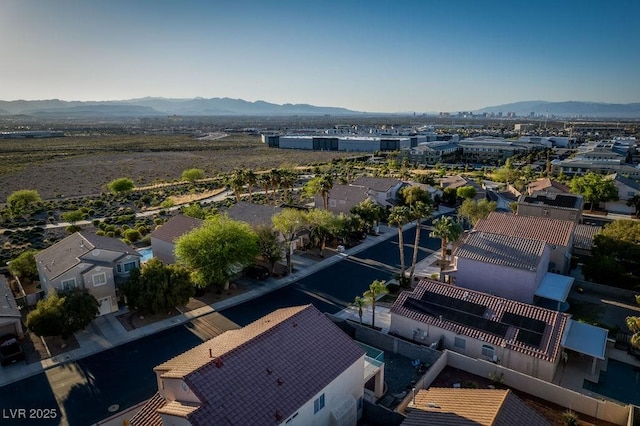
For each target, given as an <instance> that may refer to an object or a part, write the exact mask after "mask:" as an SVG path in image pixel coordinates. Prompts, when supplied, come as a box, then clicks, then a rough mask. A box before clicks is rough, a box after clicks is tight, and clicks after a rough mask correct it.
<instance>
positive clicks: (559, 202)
mask: <svg viewBox="0 0 640 426" xmlns="http://www.w3.org/2000/svg"><path fill="white" fill-rule="evenodd" d="M583 203H584V200H583V198H582V195H576V194H557V193H555V192H545V193H538V194H536V195H527V194H522V195H521V196H520V198H519V199H518V204H531V205H534V206H540V205H544V206H550V207H554V208H557V209H565V210H580V209H582V205H583Z"/></svg>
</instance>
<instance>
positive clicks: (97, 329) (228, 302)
mask: <svg viewBox="0 0 640 426" xmlns="http://www.w3.org/2000/svg"><path fill="white" fill-rule="evenodd" d="M409 227H410V225H407V226H405V228H409ZM397 232H398V231H397V229H396V228H390V227H387V226H380V232H379V234H378V235H376V236H367V238H366V239H365V240H364V241H363V242H362V243H361V244H359V245H358V246H356V247H353V248H351V249H348V250H346V251H345V252H344V253H338V254H336V255H334V256H331V257H329V258H327V259H324V260H321V261H314V260H312V259H308V258H305V257H302V256H299V255H296V254H294V256H293V257H292V262H293V265H294V273H293V274H291V275H288V276H286V277H283V278H280V279H274V278H269V279H267V280H266V282H263V283H262V284H261V285H260V286H255V287H254V288H253V289H251V290H249V291H246V292H244V293H242V294H239V295H237V296H234V297H230V298H228V299H225V300H222V301H220V302H216V303H214V304H212V305H209V306H204V307H202V308H198V309H195V310H192V311H188V312H185V313H183V314H180V315H176V316H174V317H171V318H167V319H165V320H162V321H158V322H155V323H153V324H149V325H146V326H144V327H140V328H136V329H134V330H131V331H127V330H126V329H125V328H124V327H123V326H122V324H121V323H120V321H118V319H117V318H116V317H117V316H118V315H121V314H123V313H126V312H127V311H128V310H127V308H123V309H121V310H120V311H118V312H115V313H112V314H107V315H102V316H100V317H97V318H96V319H95V320H94V321H93V322H92V323H91V324H90V325H89V326H88V327H87V328H86V329H85V330H83V331H81V332H78V333H76V334H75V337H76V339H77V341H78V343H79V344H80V347H79V348H77V349H73V350H70V351H69V352H65V353H63V354H60V355H58V356H55V357H51V358H47V359H44V360H42V361H40V362H36V363H32V364H26V365H24V364H15V365H10V366H7V367H4V368H0V387H2V386H4V385H7V384H9V383H13V382H16V381H19V380H22V379H25V378H27V377H30V376H33V375H36V374H38V373H41V372H42V371H45V370H48V369H50V368H53V367H56V366H58V365H61V364H64V363H67V362H73V361H77V360H79V359H81V358H84V357H87V356H90V355H93V354H96V353H98V352H101V351H104V350H107V349H111V348H113V347H116V346H119V345H122V344H124V343H128V342H131V341H134V340H137V339H140V338H142V337H145V336H148V335H151V334H155V333H158V332H160V331H163V330H166V329H168V328H171V327H175V326H177V325H180V324H184V323H187V322H189V321H191V320H193V319H195V318H198V317H201V316H204V315H207V314H210V313H212V312H219V311H222V310H224V309H227V308H230V307H232V306H235V305H239V304H241V303H244V302H246V301H249V300H252V299H255V298H258V297H260V296H262V295H264V294H266V293H270V292H272V291H275V290H277V289H280V288H282V287H284V286H287V285H289V284H291V283H293V282H296V281H298V280H300V279H302V278H304V277H306V276H308V275H310V274H313V273H314V272H316V271H318V270H321V269H323V268H326V267H327V266H329V265H332V264H334V263H337V262H339V261H341V260H342V259H343V258H345V257H348V256H350V255H353V254H356V253H358V252H360V251H363V250H365V249H367V248H369V247H371V246H373V245H375V244H378V243H379V242H381V241H384V240H387V239H389V238H391V237H393V236H394V235H397Z"/></svg>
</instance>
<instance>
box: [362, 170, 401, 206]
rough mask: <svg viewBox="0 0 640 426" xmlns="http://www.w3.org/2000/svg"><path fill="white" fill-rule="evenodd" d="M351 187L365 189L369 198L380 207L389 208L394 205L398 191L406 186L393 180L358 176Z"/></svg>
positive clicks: (399, 181) (397, 180)
mask: <svg viewBox="0 0 640 426" xmlns="http://www.w3.org/2000/svg"><path fill="white" fill-rule="evenodd" d="M352 185H353V186H361V187H363V188H365V189H366V190H367V194H368V195H369V197H370V198H371V199H372V200H373V201H375V202H377V203H378V204H379V205H381V206H382V207H391V206H393V205H395V204H396V201H397V199H398V191H400V190H401V189H402V188H403V187H405V186H407V185H408V184H407V183H405V182H402V181H401V180H399V179H395V178H381V177H369V176H360V177H359V178H357V179H356V180H354V181H353V182H352Z"/></svg>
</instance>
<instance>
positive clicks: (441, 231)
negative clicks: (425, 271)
mask: <svg viewBox="0 0 640 426" xmlns="http://www.w3.org/2000/svg"><path fill="white" fill-rule="evenodd" d="M432 229H433V230H432V231H431V235H430V236H431V238H440V241H441V245H440V248H441V256H442V261H441V263H440V269H442V270H444V269H445V267H446V265H447V245H448V244H449V243H450V242H454V241H456V240H457V239H458V238H460V236H461V235H462V225H460V224H459V223H458V222H456V221H454V220H453V219H452V218H451V216H441V217H439V218H438V219H435V220H434V221H433V227H432Z"/></svg>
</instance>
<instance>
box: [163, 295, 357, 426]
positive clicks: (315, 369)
mask: <svg viewBox="0 0 640 426" xmlns="http://www.w3.org/2000/svg"><path fill="white" fill-rule="evenodd" d="M363 356H364V351H363V350H362V348H360V346H358V345H357V344H356V343H355V342H353V340H351V339H350V338H349V337H348V336H347V335H346V334H344V333H343V332H342V331H341V330H340V329H339V328H338V327H337V326H335V325H334V324H333V323H332V322H331V321H330V320H329V319H328V318H327V317H326V316H325V315H324V314H322V313H321V312H320V311H318V310H317V309H316V308H315V307H313V305H307V306H299V307H293V308H285V309H279V310H277V311H275V312H273V313H271V314H269V315H267V316H265V317H263V318H261V319H259V320H257V321H255V322H253V323H251V324H249V325H247V326H246V327H244V328H242V329H240V330H232V331H227V332H225V333H224V334H222V335H220V336H217V337H215V338H213V339H211V340H209V341H207V342H205V343H203V344H201V345H199V346H197V347H195V348H193V349H191V350H189V351H187V352H185V353H183V354H182V355H179V356H177V357H175V358H173V359H171V360H169V361H167V362H165V363H163V364H161V365H159V366H157V367H156V368H155V369H154V370H155V371H156V372H159V373H161V377H162V378H181V379H183V380H184V381H185V382H186V384H187V385H188V386H189V389H191V391H193V393H194V394H195V395H196V396H197V397H198V399H199V400H200V401H202V404H201V405H200V407H199V408H197V409H195V410H191V407H190V406H188V407H186V408H185V407H183V406H182V405H180V406H178V405H179V404H178V405H176V404H174V406H172V407H167V409H170V410H171V411H176V410H177V412H181V413H183V417H186V418H187V419H188V420H189V421H190V422H191V424H193V425H212V424H234V425H248V424H261V425H266V424H273V423H277V422H276V420H275V413H278V414H279V415H280V416H282V419H286V418H287V417H289V416H290V415H292V414H293V413H295V411H296V410H297V409H299V408H300V407H301V406H302V405H303V404H305V403H306V402H307V401H309V400H310V399H311V398H313V397H314V396H315V395H316V394H317V393H318V392H319V391H321V390H322V389H323V388H324V387H326V386H327V385H328V384H329V383H330V382H331V381H333V380H334V379H335V378H336V377H338V376H339V375H340V374H342V373H343V372H344V371H345V370H346V369H347V368H349V367H350V366H351V365H353V364H354V363H356V362H358V361H359V360H360V359H361V358H362V357H363ZM363 368H364V363H363ZM187 405H188V404H187ZM249 408H250V409H249ZM174 409H175V410H174ZM187 411H188V412H187Z"/></svg>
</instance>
